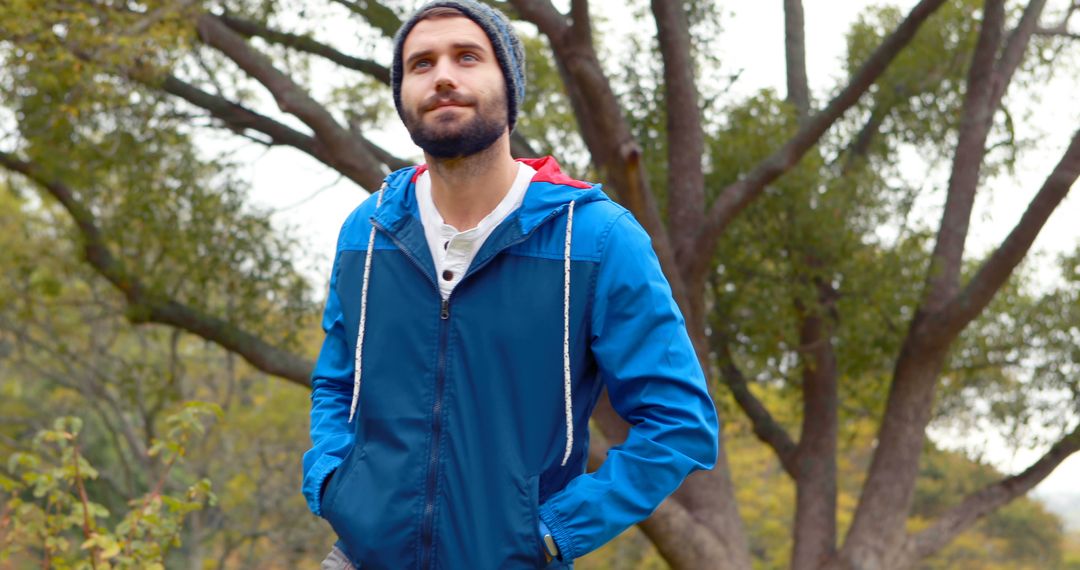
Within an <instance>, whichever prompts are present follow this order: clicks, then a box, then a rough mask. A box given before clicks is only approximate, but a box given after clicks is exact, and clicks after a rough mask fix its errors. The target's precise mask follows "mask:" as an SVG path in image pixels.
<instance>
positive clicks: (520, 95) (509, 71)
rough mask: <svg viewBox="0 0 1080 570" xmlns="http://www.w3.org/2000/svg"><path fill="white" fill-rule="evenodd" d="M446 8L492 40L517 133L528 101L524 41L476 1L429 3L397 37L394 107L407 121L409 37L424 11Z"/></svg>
mask: <svg viewBox="0 0 1080 570" xmlns="http://www.w3.org/2000/svg"><path fill="white" fill-rule="evenodd" d="M436 7H446V8H453V9H455V10H458V11H460V12H461V13H462V14H463V15H464V16H465V17H466V18H468V19H470V20H472V21H473V22H476V25H478V26H480V29H481V30H484V33H485V34H487V37H488V39H490V40H491V46H492V47H493V48H494V49H495V58H496V59H497V60H498V61H499V67H500V68H502V72H503V78H504V79H505V80H506V106H507V113H506V119H507V123H508V124H509V126H510V130H511V131H513V130H514V124H515V123H516V122H517V113H518V107H519V106H520V105H521V102H522V101H524V100H525V50H524V48H522V46H521V40H519V39H518V37H517V34H516V33H515V32H514V27H513V26H512V25H511V24H510V20H509V19H508V18H507V17H506V16H505V15H504V14H503V13H502V12H500V11H498V10H496V9H494V8H492V7H491V6H488V5H487V4H482V3H480V2H476V1H474V0H449V1H445V2H441V1H437V2H428V3H427V4H424V5H423V6H422V7H421V8H420V9H419V10H417V11H416V12H415V13H414V14H413V15H412V17H411V18H409V19H408V20H407V21H406V22H405V23H404V24H402V25H401V28H400V29H399V30H398V32H397V34H396V35H395V36H394V62H393V64H391V66H390V87H391V89H393V90H394V106H396V107H397V112H398V115H399V116H401V117H402V119H404V113H402V110H401V76H402V73H403V69H402V61H401V49H402V47H403V46H404V45H405V37H406V36H408V35H409V32H411V31H412V29H413V26H415V25H416V23H417V22H418V21H420V20H419V16H420V14H423V13H424V11H426V10H428V9H431V8H436Z"/></svg>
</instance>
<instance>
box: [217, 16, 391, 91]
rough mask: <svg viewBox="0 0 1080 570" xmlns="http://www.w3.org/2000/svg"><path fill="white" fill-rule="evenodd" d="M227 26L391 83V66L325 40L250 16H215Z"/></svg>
mask: <svg viewBox="0 0 1080 570" xmlns="http://www.w3.org/2000/svg"><path fill="white" fill-rule="evenodd" d="M218 19H220V20H221V22H222V23H224V24H225V25H226V26H228V27H229V28H231V29H232V30H233V31H235V32H237V33H239V34H240V35H242V36H244V37H247V38H251V37H260V38H262V39H264V40H266V41H268V42H270V43H275V44H279V45H283V46H286V47H290V48H293V49H295V50H297V51H302V52H305V53H310V54H313V55H318V56H321V57H324V58H326V59H328V60H330V61H332V62H334V63H336V64H338V65H340V66H342V67H345V68H348V69H352V70H354V71H359V72H361V73H366V74H368V75H370V76H371V77H374V78H375V79H376V80H378V81H379V82H380V83H382V84H384V85H390V69H389V68H387V67H386V66H384V65H380V64H379V63H377V62H375V61H372V60H370V59H363V58H359V57H353V56H351V55H346V54H344V53H342V52H340V51H338V50H336V49H334V48H332V47H330V46H328V45H326V44H324V43H321V42H318V41H316V40H315V39H313V38H311V37H309V36H302V35H298V34H291V33H287V32H280V31H277V30H274V29H271V28H269V27H267V26H264V25H262V24H260V23H258V22H254V21H251V20H245V19H242V18H237V17H234V16H230V15H229V14H223V15H221V16H218Z"/></svg>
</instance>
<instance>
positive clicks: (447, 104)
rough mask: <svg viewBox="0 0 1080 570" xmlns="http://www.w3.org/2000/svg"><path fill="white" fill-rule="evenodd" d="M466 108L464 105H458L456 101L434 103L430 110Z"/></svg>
mask: <svg viewBox="0 0 1080 570" xmlns="http://www.w3.org/2000/svg"><path fill="white" fill-rule="evenodd" d="M466 106H467V105H466V104H464V103H459V102H457V101H442V102H439V103H436V104H434V105H432V106H431V110H432V111H434V110H436V109H442V108H443V107H466Z"/></svg>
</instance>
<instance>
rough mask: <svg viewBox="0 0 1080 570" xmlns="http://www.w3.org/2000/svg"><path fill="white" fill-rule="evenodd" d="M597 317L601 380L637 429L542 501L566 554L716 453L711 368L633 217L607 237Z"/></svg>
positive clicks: (629, 521)
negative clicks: (706, 368)
mask: <svg viewBox="0 0 1080 570" xmlns="http://www.w3.org/2000/svg"><path fill="white" fill-rule="evenodd" d="M591 318H592V329H593V336H592V339H591V348H592V351H593V354H594V356H595V358H596V362H597V365H598V367H599V371H600V374H601V377H602V378H603V381H604V383H605V385H606V387H607V390H608V394H609V396H610V399H611V403H612V406H613V407H614V408H615V410H616V411H617V412H618V413H619V415H620V416H622V418H623V419H625V420H626V421H627V422H629V423H630V426H631V428H630V432H629V435H628V436H627V438H626V441H625V442H624V443H623V444H621V445H619V446H616V447H613V448H611V450H610V451H609V452H608V455H607V459H606V460H605V461H604V463H603V465H601V466H600V469H599V470H597V471H596V472H594V473H589V474H583V475H580V476H578V477H576V478H575V479H573V480H572V481H571V482H570V484H569V485H567V486H566V488H565V489H563V490H561V491H559V492H558V493H556V494H554V495H552V496H551V497H550V498H549V499H548V500H547V501H546V502H545V503H544V504H543V505H542V506H541V507H540V518H541V520H543V522H544V523H545V524H546V525H547V526H548V528H549V529H550V530H551V534H552V538H554V539H555V542H556V544H557V545H558V546H559V551H560V553H561V554H562V557H563V558H564V559H565V560H572V559H574V558H577V557H580V556H582V555H584V554H586V553H588V552H590V551H592V550H594V549H596V548H598V547H600V546H602V545H603V544H604V543H606V542H607V541H609V540H611V539H612V538H614V537H615V536H616V535H617V534H619V533H620V532H622V531H623V530H625V529H626V528H627V527H629V526H630V525H633V524H635V523H637V522H638V521H640V520H642V519H645V518H646V517H648V516H649V515H650V514H651V513H652V512H653V511H654V510H655V509H656V507H657V506H658V505H659V504H660V502H661V501H663V500H664V498H666V497H667V496H668V495H670V494H671V493H672V492H674V491H675V489H676V488H678V486H679V485H680V484H681V483H682V481H683V479H685V478H686V476H687V475H689V474H690V473H691V472H692V471H695V470H698V469H711V468H712V467H713V465H714V464H715V463H716V456H717V445H718V439H717V436H718V434H717V430H718V420H717V415H716V408H715V407H714V405H713V401H712V398H711V397H710V396H709V393H708V389H707V387H706V383H705V378H704V374H703V373H702V370H701V367H700V365H699V364H698V361H697V357H696V356H695V353H694V349H693V346H692V345H691V342H690V338H689V336H688V335H687V332H686V326H685V324H684V322H683V317H682V314H681V313H680V312H679V309H678V307H677V306H676V304H675V301H674V299H673V298H672V295H671V288H670V286H669V285H668V282H667V280H666V279H665V278H664V275H663V273H662V272H661V270H660V264H659V261H658V260H657V258H656V254H655V253H654V252H653V249H652V246H651V245H650V242H649V237H648V234H646V233H645V230H644V229H642V228H641V226H640V225H638V223H637V221H636V220H634V218H633V217H632V216H631V215H630V214H629V213H623V214H622V215H621V216H620V217H619V218H618V219H616V220H615V221H614V223H613V224H612V227H611V229H610V231H609V233H608V237H607V239H606V245H605V246H604V252H603V255H602V257H601V262H600V267H599V274H598V276H597V281H596V291H595V297H594V302H593V312H592V315H591Z"/></svg>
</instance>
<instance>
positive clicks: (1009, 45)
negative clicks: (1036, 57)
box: [989, 0, 1046, 109]
mask: <svg viewBox="0 0 1080 570" xmlns="http://www.w3.org/2000/svg"><path fill="white" fill-rule="evenodd" d="M1044 8H1046V0H1032V1H1031V3H1029V4H1028V5H1027V7H1025V8H1024V14H1023V15H1022V16H1021V17H1020V22H1019V23H1018V24H1017V25H1016V28H1015V29H1013V31H1012V32H1011V33H1010V34H1009V38H1008V40H1006V42H1005V48H1004V49H1003V50H1002V53H1001V57H1000V59H999V60H998V62H997V65H996V66H995V68H994V76H993V91H992V93H991V95H990V103H989V104H990V108H991V109H997V108H998V107H1000V106H1001V99H1002V97H1004V96H1005V90H1006V89H1008V87H1009V84H1010V83H1012V78H1013V74H1014V73H1016V69H1017V68H1018V67H1020V62H1021V61H1023V59H1024V53H1025V52H1026V51H1027V47H1028V45H1029V44H1030V43H1031V36H1032V35H1033V34H1034V33H1035V29H1036V28H1038V26H1039V17H1040V16H1041V15H1042V12H1043V9H1044Z"/></svg>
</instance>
